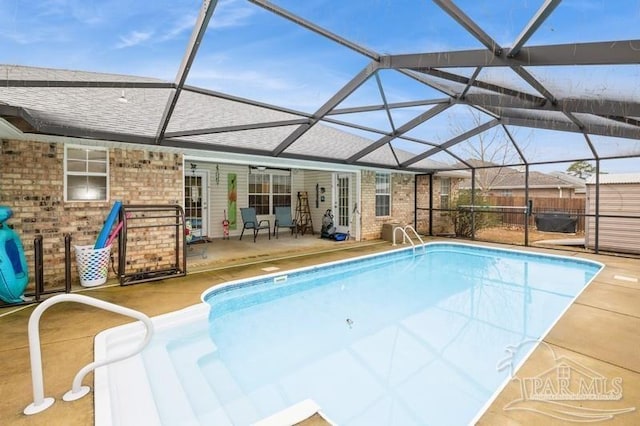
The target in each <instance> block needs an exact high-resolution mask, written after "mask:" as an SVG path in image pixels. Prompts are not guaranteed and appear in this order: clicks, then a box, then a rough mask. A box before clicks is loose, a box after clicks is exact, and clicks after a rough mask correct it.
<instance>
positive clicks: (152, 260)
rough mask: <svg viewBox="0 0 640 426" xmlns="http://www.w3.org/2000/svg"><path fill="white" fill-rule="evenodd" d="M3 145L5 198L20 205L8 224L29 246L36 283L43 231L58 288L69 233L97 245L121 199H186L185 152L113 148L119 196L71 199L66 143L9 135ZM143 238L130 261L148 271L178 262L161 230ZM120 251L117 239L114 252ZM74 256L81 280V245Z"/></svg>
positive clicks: (1, 196)
mask: <svg viewBox="0 0 640 426" xmlns="http://www.w3.org/2000/svg"><path fill="white" fill-rule="evenodd" d="M1 144H2V147H1V149H2V155H1V157H0V204H1V205H6V206H9V207H10V208H11V209H12V210H13V217H12V218H11V219H9V221H8V223H9V224H10V225H12V226H13V227H14V229H15V230H16V232H17V233H18V235H19V236H20V238H21V240H22V242H23V244H24V246H25V253H26V255H27V262H28V265H29V275H30V279H31V283H30V287H32V286H33V276H34V273H33V240H34V237H35V236H36V235H37V234H41V235H42V236H43V248H44V253H43V255H44V274H45V286H46V287H47V288H48V287H54V286H58V285H61V284H62V283H63V282H64V234H65V233H69V234H70V235H71V237H72V245H93V244H94V243H95V240H96V238H97V235H98V233H99V232H100V230H101V228H102V225H103V223H104V220H105V218H106V216H107V214H108V213H109V211H110V209H111V206H112V203H113V200H122V202H123V203H125V204H174V203H177V204H179V203H180V202H181V197H182V191H183V188H182V173H183V172H182V157H181V155H178V154H168V153H163V152H147V151H143V150H136V149H126V150H125V149H122V148H110V149H109V184H110V194H109V199H110V200H111V201H108V202H66V203H65V202H64V165H63V160H64V145H63V144H57V143H43V142H27V141H15V140H2V141H1ZM174 232H175V231H174ZM173 235H174V236H175V234H173ZM143 241H144V243H143ZM147 242H148V243H147ZM135 243H136V244H137V245H138V246H139V247H144V250H138V249H131V250H129V251H128V256H127V260H128V262H127V263H128V265H129V266H128V267H131V268H133V269H134V270H145V269H150V268H155V267H157V266H161V265H162V263H163V262H169V263H170V262H171V259H172V256H171V255H168V254H169V251H170V250H167V247H166V245H167V238H166V237H165V236H159V234H158V235H154V231H153V229H151V228H150V229H149V230H147V231H146V232H145V233H144V234H141V235H139V236H137V237H136V241H135ZM116 252H117V248H116V247H115V246H114V247H113V250H112V253H114V254H117V253H116ZM115 260H116V262H117V258H116V259H115ZM72 262H73V264H72V279H73V281H72V282H74V283H77V282H78V278H77V273H76V267H75V256H74V254H73V248H72ZM110 277H113V273H112V272H111V271H110Z"/></svg>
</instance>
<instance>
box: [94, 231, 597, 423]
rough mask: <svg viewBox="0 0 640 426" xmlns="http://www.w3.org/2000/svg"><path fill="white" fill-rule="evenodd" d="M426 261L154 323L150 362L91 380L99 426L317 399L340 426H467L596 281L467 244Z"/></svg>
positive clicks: (276, 279)
mask: <svg viewBox="0 0 640 426" xmlns="http://www.w3.org/2000/svg"><path fill="white" fill-rule="evenodd" d="M416 253H417V255H416V256H415V257H414V256H413V254H412V251H411V250H398V251H394V252H390V253H386V254H383V255H375V256H367V257H363V258H359V259H356V260H351V261H347V262H337V263H332V264H328V265H322V266H317V267H312V268H304V269H300V270H296V271H290V272H287V273H284V274H283V273H280V274H272V275H268V276H265V277H260V278H258V279H253V280H246V281H241V282H234V283H229V284H228V285H223V286H218V287H215V288H213V289H211V290H209V291H208V292H206V293H205V294H204V295H203V299H204V300H205V301H206V302H207V305H199V306H196V307H193V308H190V309H187V310H184V311H180V312H179V313H177V314H173V313H172V314H167V315H164V316H161V317H159V318H158V319H157V320H156V324H157V331H158V332H157V334H156V336H155V337H154V339H153V340H152V342H151V344H150V345H149V347H148V348H147V349H146V350H145V351H144V352H143V353H142V354H141V356H138V357H134V358H132V359H129V360H126V361H123V362H121V363H118V364H114V365H112V366H110V367H108V368H105V369H99V370H97V371H96V424H101V423H102V422H103V418H104V419H107V420H108V424H135V422H136V421H140V420H141V419H144V422H145V424H150V423H153V422H157V423H158V424H159V423H162V424H216V425H225V424H233V425H242V424H251V423H253V422H256V421H258V420H260V419H262V418H265V417H267V416H270V415H272V414H273V413H275V412H278V411H280V410H283V409H286V408H287V407H289V406H291V405H294V404H296V403H298V402H300V401H302V400H306V399H312V400H313V401H315V402H316V403H317V404H318V405H319V406H320V407H321V408H322V411H323V412H324V413H326V414H327V416H328V417H329V418H331V419H332V420H334V421H335V422H336V423H338V424H340V425H374V424H382V425H387V424H390V425H395V424H397V425H422V424H465V423H468V422H470V421H471V420H472V419H473V418H474V416H476V415H477V414H478V412H479V411H481V410H482V409H483V407H484V406H485V404H486V403H487V401H489V400H490V399H491V398H492V396H493V395H494V393H495V392H496V390H498V389H499V388H500V387H501V386H502V385H503V384H504V383H505V380H506V379H507V374H508V372H498V371H497V370H496V364H497V363H498V361H500V360H501V359H502V358H504V355H505V348H506V347H507V345H517V344H518V343H520V342H522V341H524V340H529V339H537V338H539V337H541V336H543V335H544V334H546V332H547V330H548V329H549V328H550V327H551V326H552V325H553V323H554V322H555V321H556V320H557V318H558V317H559V316H560V315H561V314H562V313H563V312H564V310H566V308H567V307H568V306H569V304H570V303H571V302H572V301H573V300H574V298H575V297H576V296H577V295H578V294H579V293H580V292H581V291H582V290H583V289H584V287H585V286H586V284H588V283H589V282H590V281H591V280H592V278H593V277H594V276H595V275H596V274H597V272H598V271H599V270H600V268H601V265H600V264H597V263H595V262H588V261H584V260H578V259H571V258H566V257H558V256H542V255H536V254H531V253H524V252H517V251H507V250H498V249H490V248H483V247H478V246H470V245H464V244H442V243H431V244H428V245H427V246H426V254H425V255H421V249H419V250H418V251H417V252H416ZM209 306H210V308H209ZM126 327H128V328H129V330H128V331H122V330H123V329H124V328H126ZM135 327H136V326H135V325H131V326H124V327H120V328H118V330H116V329H113V330H108V331H107V332H104V333H101V335H100V336H99V338H97V339H96V358H98V356H99V355H100V356H106V355H107V354H108V353H113V352H114V351H118V352H119V351H121V350H122V346H126V345H128V344H133V343H135V342H137V340H136V334H139V333H141V330H139V331H135V330H134V328H135ZM132 330H134V331H133V332H132ZM525 355H526V354H523V353H521V354H519V357H520V358H519V359H517V360H516V362H519V361H521V360H522V358H524V356H525ZM132 398H133V399H132ZM133 400H135V401H136V402H132V401H133ZM147 410H148V413H147ZM141 416H142V417H141ZM107 420H105V422H106V421H107ZM104 424H107V423H104Z"/></svg>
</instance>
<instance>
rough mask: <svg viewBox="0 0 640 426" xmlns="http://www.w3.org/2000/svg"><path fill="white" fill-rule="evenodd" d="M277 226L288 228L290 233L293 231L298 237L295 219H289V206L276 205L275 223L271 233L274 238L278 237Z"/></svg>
mask: <svg viewBox="0 0 640 426" xmlns="http://www.w3.org/2000/svg"><path fill="white" fill-rule="evenodd" d="M279 228H289V229H290V230H291V234H292V235H293V234H294V233H295V235H296V238H298V225H297V224H296V221H295V219H291V206H286V207H276V223H275V226H274V227H273V235H274V236H275V237H276V238H278V229H279Z"/></svg>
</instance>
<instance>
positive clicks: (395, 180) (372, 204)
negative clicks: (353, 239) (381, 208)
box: [360, 170, 414, 240]
mask: <svg viewBox="0 0 640 426" xmlns="http://www.w3.org/2000/svg"><path fill="white" fill-rule="evenodd" d="M361 175H362V186H361V190H362V195H361V200H362V202H361V203H362V208H361V210H360V211H361V213H362V239H363V240H372V239H377V238H380V236H381V234H382V225H384V224H385V223H400V224H402V225H413V210H414V209H413V208H414V202H413V198H414V197H413V185H414V184H413V182H414V177H413V175H409V174H403V173H392V174H391V215H390V216H383V217H377V216H376V173H375V172H373V171H370V170H363V171H362V174H361Z"/></svg>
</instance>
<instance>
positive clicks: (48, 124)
mask: <svg viewBox="0 0 640 426" xmlns="http://www.w3.org/2000/svg"><path fill="white" fill-rule="evenodd" d="M0 75H2V76H5V77H6V78H7V79H11V80H29V81H32V82H33V81H42V82H43V84H40V85H37V86H36V87H32V86H29V87H20V85H17V86H15V85H13V86H10V87H3V86H1V85H0V100H1V101H2V102H3V103H5V104H6V105H8V106H15V107H20V108H24V110H25V111H27V113H28V114H29V116H30V117H31V119H32V121H33V123H32V124H35V125H36V126H40V128H39V129H37V130H40V131H42V132H43V133H52V134H56V133H57V131H59V132H60V133H64V132H65V131H69V129H71V128H75V129H84V131H85V136H86V137H92V136H93V137H96V138H103V139H114V140H119V138H120V137H121V135H133V136H132V137H131V138H130V140H131V141H138V142H147V143H150V142H152V140H153V138H155V136H156V133H157V131H158V125H159V123H160V121H161V117H162V115H163V112H164V109H165V105H166V104H167V100H168V98H169V96H170V94H171V92H172V90H174V89H172V88H171V83H169V82H164V81H162V80H158V79H151V78H142V77H136V76H123V75H115V74H103V73H93V72H83V71H66V70H55V69H50V68H33V67H24V66H9V65H0ZM45 81H47V82H48V83H49V85H47V84H45ZM61 82H69V83H77V84H73V85H72V87H66V86H65V84H64V83H61ZM108 83H113V86H115V87H109V84H108ZM145 84H149V85H152V86H153V87H146V86H145ZM128 85H129V86H128ZM163 85H164V86H163ZM123 87H124V88H123ZM292 120H293V121H296V120H297V121H300V122H301V121H305V122H306V121H308V120H309V117H307V116H304V115H300V114H295V113H292V112H287V111H284V110H282V109H278V108H276V107H273V108H270V107H269V106H266V105H264V106H263V105H262V104H257V103H255V104H254V103H251V102H242V101H241V100H236V99H234V98H232V97H227V98H225V97H223V96H216V95H215V94H211V93H199V92H197V91H190V90H183V91H182V94H181V96H180V97H179V99H178V102H177V104H176V108H175V111H174V112H173V115H172V117H171V120H170V122H169V124H168V126H167V133H166V136H167V137H168V139H167V140H169V141H171V142H174V143H176V144H177V145H180V144H185V146H188V147H194V146H195V147H200V148H203V149H207V148H209V149H214V150H229V151H233V150H240V151H241V152H242V151H245V152H252V153H258V154H259V153H260V152H264V155H268V154H269V153H270V152H271V151H272V150H273V149H275V148H276V147H277V146H278V145H279V144H280V143H281V142H282V141H283V140H284V139H285V138H286V137H287V136H288V135H289V134H291V132H293V131H294V130H295V129H296V127H297V125H286V123H287V122H288V121H292ZM269 122H281V123H282V124H281V125H278V126H273V127H265V128H250V129H244V130H238V129H235V128H234V126H243V125H249V126H251V125H253V124H262V123H269ZM211 129H216V130H215V131H213V132H210V133H207V130H211ZM224 129H228V131H226V130H224ZM198 130H201V131H202V133H203V134H186V133H185V132H196V133H197V131H198ZM181 133H182V135H181ZM175 135H178V136H175ZM171 142H170V143H169V144H171ZM372 142H373V141H372V140H370V139H367V138H364V137H361V136H358V135H355V134H351V133H347V132H344V131H342V130H340V129H337V128H334V127H331V126H328V125H324V124H321V123H320V124H317V125H315V126H313V127H312V128H311V129H310V130H309V131H308V132H306V133H305V134H304V135H303V136H302V137H301V138H299V139H298V140H296V141H295V142H294V143H293V144H292V145H291V146H290V147H288V149H287V150H286V151H285V153H286V154H287V155H293V156H295V155H299V156H301V157H310V158H318V159H323V158H324V159H328V160H336V161H344V160H346V159H347V158H349V157H350V156H352V155H353V154H355V153H357V152H359V151H361V150H362V149H365V148H366V147H368V146H369V145H370V144H371V143H372ZM395 153H396V155H397V157H398V159H399V160H400V161H404V160H407V159H409V158H411V157H412V156H413V155H414V154H411V153H409V152H406V151H402V150H397V149H396V150H395ZM360 162H361V163H362V164H367V165H379V166H381V167H396V166H397V162H396V161H395V159H394V156H393V154H392V152H391V149H390V148H389V146H388V145H383V146H382V147H380V148H378V149H377V150H375V151H373V152H371V153H369V154H368V155H366V156H365V157H363V158H362V159H361V161H360ZM422 163H423V164H422V167H425V168H426V167H429V168H433V169H438V168H443V166H444V165H443V164H442V163H439V162H437V161H433V160H426V161H423V162H422Z"/></svg>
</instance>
